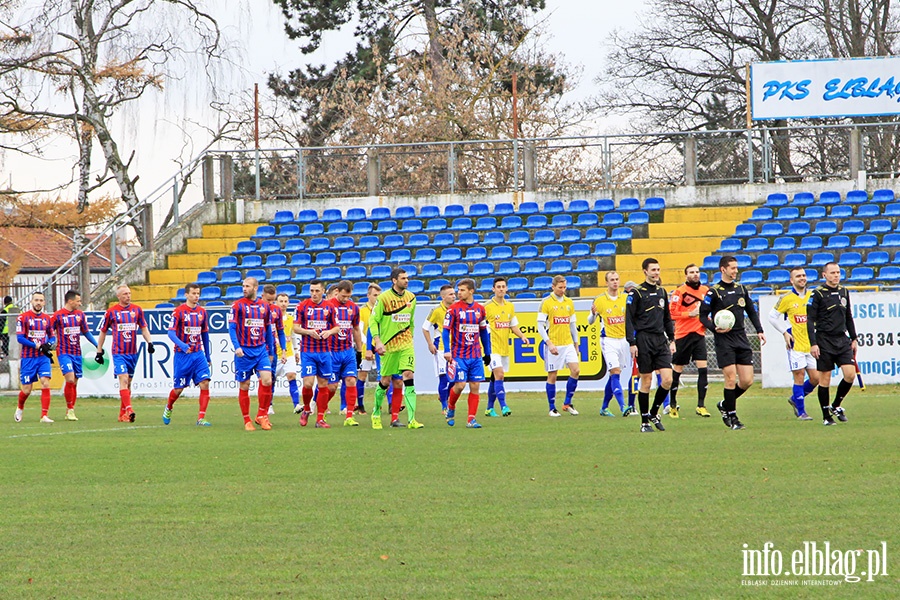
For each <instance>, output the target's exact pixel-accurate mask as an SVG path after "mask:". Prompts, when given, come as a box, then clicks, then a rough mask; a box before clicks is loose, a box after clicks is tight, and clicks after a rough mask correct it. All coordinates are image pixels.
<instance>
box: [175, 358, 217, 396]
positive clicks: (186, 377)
mask: <svg viewBox="0 0 900 600" xmlns="http://www.w3.org/2000/svg"><path fill="white" fill-rule="evenodd" d="M209 378H210V374H209V363H208V362H206V355H205V354H204V353H203V352H191V353H190V354H187V353H185V352H176V353H175V372H174V373H173V374H172V379H173V381H174V383H173V384H172V387H174V388H175V389H176V390H181V389H184V388H186V387H187V386H189V385H191V384H193V385H199V383H200V382H201V381H206V380H207V379H209Z"/></svg>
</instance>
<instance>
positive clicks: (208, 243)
mask: <svg viewBox="0 0 900 600" xmlns="http://www.w3.org/2000/svg"><path fill="white" fill-rule="evenodd" d="M246 239H247V238H192V239H189V240H188V241H187V252H188V254H218V255H219V256H222V255H224V254H231V253H232V252H234V251H235V250H236V249H237V245H238V242H241V241H244V240H246Z"/></svg>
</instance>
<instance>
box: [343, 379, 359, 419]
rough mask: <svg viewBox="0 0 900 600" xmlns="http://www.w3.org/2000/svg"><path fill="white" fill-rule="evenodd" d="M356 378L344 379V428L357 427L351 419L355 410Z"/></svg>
mask: <svg viewBox="0 0 900 600" xmlns="http://www.w3.org/2000/svg"><path fill="white" fill-rule="evenodd" d="M356 384H357V378H356V377H350V376H348V377H344V388H345V389H346V390H347V412H346V413H345V415H346V416H345V418H344V427H358V426H359V423H358V422H357V421H356V419H354V418H353V412H354V411H355V410H356V390H357V387H356Z"/></svg>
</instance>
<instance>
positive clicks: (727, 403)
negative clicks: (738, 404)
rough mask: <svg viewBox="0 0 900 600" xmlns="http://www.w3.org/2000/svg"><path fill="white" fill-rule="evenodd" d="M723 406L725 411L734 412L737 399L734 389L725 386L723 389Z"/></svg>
mask: <svg viewBox="0 0 900 600" xmlns="http://www.w3.org/2000/svg"><path fill="white" fill-rule="evenodd" d="M722 398H723V401H722V408H724V409H725V412H734V409H735V399H734V389H733V388H732V389H729V388H725V389H724V390H722Z"/></svg>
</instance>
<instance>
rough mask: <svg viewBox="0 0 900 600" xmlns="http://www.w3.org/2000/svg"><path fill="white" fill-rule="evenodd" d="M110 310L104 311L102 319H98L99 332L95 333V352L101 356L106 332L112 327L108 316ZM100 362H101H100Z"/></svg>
mask: <svg viewBox="0 0 900 600" xmlns="http://www.w3.org/2000/svg"><path fill="white" fill-rule="evenodd" d="M109 313H110V311H108V310H107V311H106V314H105V315H103V319H102V320H101V321H100V333H98V334H97V354H98V356H103V342H105V341H106V332H107V331H109V328H110V327H112V319H110V317H109ZM101 364H102V363H101Z"/></svg>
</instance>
